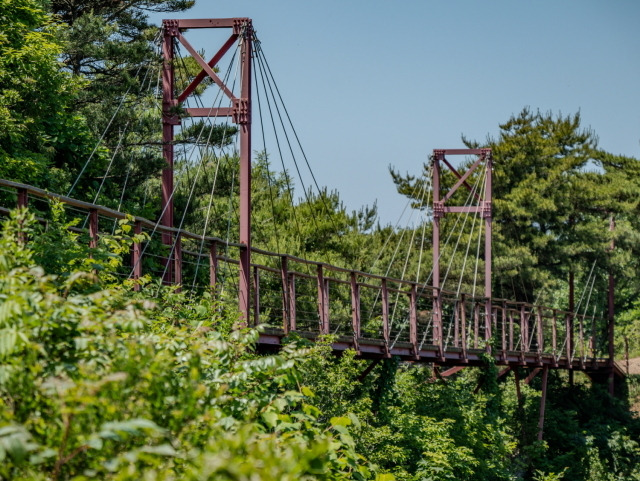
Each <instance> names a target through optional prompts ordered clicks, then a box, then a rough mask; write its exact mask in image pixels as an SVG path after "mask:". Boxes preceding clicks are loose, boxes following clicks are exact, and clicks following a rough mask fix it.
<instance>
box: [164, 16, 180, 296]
mask: <svg viewBox="0 0 640 481" xmlns="http://www.w3.org/2000/svg"><path fill="white" fill-rule="evenodd" d="M163 34H164V35H163V41H162V59H163V63H162V156H163V157H164V161H165V167H164V169H162V203H161V207H162V211H161V213H160V221H161V223H162V225H163V226H166V227H173V160H174V150H173V140H174V126H176V125H180V117H178V115H177V114H176V107H177V106H178V102H177V100H176V99H175V98H174V86H175V83H174V80H175V79H174V70H173V52H174V39H175V37H176V36H177V35H178V24H177V21H176V20H165V21H163ZM162 243H163V244H164V245H167V246H170V245H171V244H172V243H173V236H172V234H170V233H166V232H163V233H162ZM164 262H165V263H166V264H165V271H164V278H163V282H164V283H165V284H170V283H171V282H172V281H173V265H172V262H171V255H169V258H167V259H165V261H164Z"/></svg>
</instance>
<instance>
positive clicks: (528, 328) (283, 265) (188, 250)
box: [0, 18, 623, 433]
mask: <svg viewBox="0 0 640 481" xmlns="http://www.w3.org/2000/svg"><path fill="white" fill-rule="evenodd" d="M192 29H219V30H224V31H226V32H229V36H228V38H227V40H226V41H225V42H224V43H223V44H222V46H221V47H220V48H219V50H218V51H217V52H216V53H215V55H213V57H212V58H211V59H210V60H209V61H206V60H205V59H204V58H203V56H202V55H201V54H200V53H199V52H198V51H197V50H196V49H195V48H194V47H193V46H192V45H191V43H190V42H189V41H188V40H187V38H186V36H187V30H192ZM179 47H180V48H182V49H184V50H185V51H186V52H187V54H188V57H189V58H190V59H192V60H190V62H192V64H194V65H196V66H197V68H198V69H199V73H197V74H188V73H185V72H183V73H182V74H181V76H178V75H177V73H176V68H177V66H178V65H180V64H184V59H183V58H182V57H181V55H180V53H179V52H180V50H179ZM160 51H161V55H162V58H163V62H162V65H161V67H160V68H159V69H158V72H157V82H156V85H154V78H153V77H154V76H153V75H151V74H149V75H145V76H144V80H143V82H142V84H145V82H147V85H148V86H149V87H150V88H156V89H157V92H158V93H157V97H158V98H159V100H160V105H159V111H160V112H161V119H162V140H161V142H159V143H158V145H159V149H161V151H162V156H163V158H164V161H165V168H164V169H163V171H162V192H161V205H160V214H159V215H158V218H157V219H156V220H150V219H146V218H144V217H141V216H136V215H133V216H130V215H128V214H126V213H124V212H123V211H122V210H121V209H120V207H121V205H122V198H123V197H124V195H125V193H126V187H127V184H126V181H125V186H124V188H123V192H122V197H121V199H120V203H119V204H118V206H117V207H115V206H114V207H106V206H104V205H101V204H100V202H98V201H99V199H100V189H102V184H101V185H100V189H98V192H97V193H96V195H95V197H94V198H93V199H92V200H93V201H92V202H89V201H85V200H79V199H77V198H74V197H73V196H72V194H73V191H74V188H75V187H76V186H77V185H78V183H81V182H82V176H83V174H84V172H85V169H86V168H87V165H88V164H89V162H90V160H91V158H89V160H87V164H85V166H84V168H83V169H82V171H81V172H80V175H79V176H78V178H77V179H76V180H75V182H74V184H73V186H72V188H71V190H70V191H69V193H68V194H67V195H61V194H56V193H52V192H48V191H45V190H43V189H40V188H37V187H35V186H31V185H26V184H21V183H18V182H13V181H10V180H0V188H1V189H2V190H3V191H4V192H5V193H7V192H8V193H10V194H11V195H12V196H13V197H11V195H10V196H5V199H13V201H14V202H15V205H17V206H19V207H27V206H29V207H30V208H32V209H34V210H35V211H36V212H40V213H44V212H47V210H48V204H49V202H50V201H52V200H56V201H59V202H62V203H64V204H65V206H66V209H67V211H68V212H69V213H70V215H72V216H75V217H76V218H78V219H82V222H83V224H82V227H75V228H74V229H76V230H77V231H78V232H79V233H80V234H81V236H80V238H81V239H85V241H86V242H87V243H88V244H89V245H90V246H91V247H93V248H95V247H97V246H98V242H99V237H100V236H101V235H103V234H108V233H110V232H113V230H114V229H115V226H116V225H117V223H118V221H120V220H122V219H127V218H130V219H131V222H132V223H133V231H134V232H135V233H136V234H142V233H145V234H146V235H147V239H148V240H147V241H144V242H137V243H135V244H134V245H133V247H132V249H131V255H130V260H129V262H128V268H127V270H126V272H123V275H125V276H127V277H129V278H131V279H133V281H134V289H136V290H140V289H143V288H144V286H142V285H141V284H140V283H137V281H139V280H140V279H141V278H142V277H143V276H144V275H151V276H155V277H156V278H161V279H162V280H163V282H164V283H165V284H175V285H177V286H179V288H181V289H192V290H194V291H195V290H197V289H198V288H201V287H202V286H203V285H205V286H206V288H211V289H212V292H214V293H216V294H217V295H220V294H221V293H222V292H223V291H226V295H227V296H229V295H230V296H232V297H233V298H237V300H238V310H239V313H240V316H241V320H242V322H243V323H245V324H246V325H261V326H263V329H262V331H261V333H260V337H259V340H258V347H259V348H261V349H264V350H271V349H278V348H279V346H281V345H282V343H283V339H285V338H286V337H287V336H291V335H292V334H294V333H295V334H297V335H299V336H301V337H305V338H308V339H311V340H314V339H316V338H318V337H319V336H322V335H332V336H333V337H332V339H333V342H332V347H333V349H334V351H336V352H338V353H339V352H342V351H345V350H347V349H353V350H355V352H356V353H357V355H358V356H360V357H362V358H366V359H371V360H372V363H371V365H370V368H372V367H373V366H374V365H375V363H376V362H378V361H379V360H381V359H385V358H390V357H392V356H397V357H399V358H400V359H402V360H403V361H408V362H425V363H432V364H433V365H434V366H436V367H438V368H442V369H444V371H443V372H442V373H440V375H441V376H444V377H446V376H448V375H451V374H453V373H455V372H457V371H459V370H460V369H462V368H464V367H467V366H483V365H485V363H486V362H487V359H490V358H492V359H493V360H494V361H495V363H496V364H498V365H502V366H504V369H503V371H502V373H501V374H504V373H506V372H508V371H509V370H513V371H514V373H516V381H517V382H519V381H518V378H517V370H518V369H521V368H526V369H529V372H530V378H531V377H533V376H535V375H536V374H537V373H538V372H542V377H543V380H542V386H543V395H542V401H541V430H540V433H541V432H542V422H543V419H544V399H545V396H546V382H547V375H548V371H549V369H562V370H567V371H569V372H570V373H573V372H574V371H581V372H584V373H586V374H587V375H588V376H589V377H590V378H591V379H592V380H593V381H594V382H600V383H607V384H608V387H609V390H610V392H611V393H613V389H614V380H615V378H616V377H618V378H620V377H623V372H622V370H621V369H619V368H618V366H617V365H616V363H615V362H614V352H613V328H614V316H613V284H612V282H610V289H609V292H608V306H607V310H606V311H605V314H604V315H598V313H597V312H596V310H595V309H594V310H593V312H592V313H591V314H589V313H588V311H587V308H584V309H583V310H582V311H581V312H579V311H578V310H577V309H574V310H573V311H572V310H563V309H560V308H558V307H554V306H544V305H537V304H535V303H529V302H521V301H516V300H513V299H502V298H498V297H496V296H494V295H493V293H492V274H493V273H492V181H493V179H492V167H493V157H492V152H491V150H490V149H436V150H434V151H433V152H432V155H431V157H430V160H431V163H430V179H427V180H428V187H427V184H426V183H425V184H424V186H423V188H422V193H421V194H420V195H421V196H422V199H423V200H422V202H423V204H426V205H428V207H429V208H428V209H427V210H428V212H429V213H430V219H429V222H430V224H431V227H430V229H431V231H432V239H431V250H432V256H431V257H432V259H431V270H430V272H429V273H428V275H425V274H421V273H420V269H418V274H417V275H415V276H412V278H411V279H409V278H408V276H401V277H392V276H389V275H383V274H374V273H371V272H364V271H362V270H353V269H349V268H345V267H340V266H336V265H331V263H325V262H319V261H312V260H308V259H305V258H302V257H300V256H297V255H292V254H290V253H283V252H274V251H270V250H267V249H262V248H258V247H256V246H254V245H253V244H252V228H251V227H252V226H251V212H252V186H251V181H252V120H253V117H254V115H255V110H256V109H255V108H254V107H255V106H256V104H257V107H258V109H257V110H259V117H260V130H261V132H262V134H263V135H262V138H263V140H264V139H265V135H264V130H265V127H264V124H263V122H262V120H263V113H264V114H265V115H264V116H265V117H269V118H271V120H272V121H274V123H278V122H276V121H279V123H280V124H281V125H282V126H284V125H285V123H287V122H290V120H291V119H290V117H289V114H288V112H287V111H286V108H283V109H279V108H278V107H277V105H276V103H277V102H276V101H277V100H278V99H281V96H280V92H279V90H278V88H277V85H276V84H275V83H273V82H274V80H273V76H272V73H271V69H270V68H269V66H268V63H266V59H265V57H264V54H263V52H262V47H261V45H260V42H259V41H258V40H257V36H256V34H255V31H254V29H253V26H252V22H251V20H250V19H247V18H233V19H197V20H165V21H164V22H163V28H162V30H161V36H160ZM230 52H232V53H230ZM228 53H230V55H231V56H232V57H233V59H232V61H230V62H229V67H228V68H227V69H226V74H221V72H222V71H223V69H221V68H220V65H221V60H222V59H223V57H225V55H226V54H228ZM234 62H237V63H234ZM233 65H235V66H236V68H235V75H236V77H235V78H233V79H232V78H231V77H232V72H233V71H234V69H233V68H232V67H233ZM254 72H257V73H258V75H254ZM147 78H148V80H147ZM257 79H261V80H262V84H261V87H262V90H260V88H259V86H258V83H257ZM203 82H208V83H209V84H210V85H214V84H215V85H216V86H217V92H218V93H217V95H216V98H215V99H214V101H213V102H210V103H209V104H208V105H206V106H205V105H204V104H202V99H200V100H198V99H197V98H196V106H192V104H190V103H189V100H190V99H191V98H192V97H193V94H194V93H195V92H197V90H198V89H199V88H200V86H201V85H202V84H203ZM260 95H262V97H261V96H260ZM197 102H199V103H197ZM267 113H268V115H267ZM114 116H115V114H114ZM198 118H204V119H206V121H208V122H213V121H215V120H216V119H225V121H228V120H229V119H230V120H231V122H232V123H233V124H235V125H236V126H237V127H236V129H235V130H237V132H235V131H234V133H233V134H234V138H235V143H232V148H234V149H236V150H235V151H234V152H235V153H234V155H237V157H238V158H239V174H238V182H239V209H238V211H237V214H232V213H228V215H229V216H233V215H237V217H238V224H239V235H238V238H237V240H236V241H232V240H230V238H229V237H228V236H227V237H226V238H224V237H225V236H224V235H221V236H220V237H216V236H212V235H210V232H208V226H209V224H210V215H211V203H209V206H208V209H205V210H204V211H203V212H206V213H205V214H203V215H204V217H205V222H204V226H203V229H202V232H199V233H198V232H191V231H189V230H187V229H186V228H184V215H183V217H182V220H180V222H178V225H176V222H175V220H174V215H175V208H174V198H175V195H176V192H177V189H178V185H176V182H174V172H175V169H176V162H175V159H176V155H177V154H178V153H177V152H176V148H177V146H178V145H179V144H178V142H177V141H176V137H175V129H176V128H180V126H181V125H184V124H185V123H186V122H188V121H193V120H194V119H198ZM111 120H112V121H113V118H112V119H111ZM110 124H111V122H110ZM224 125H225V126H226V125H227V124H224ZM107 128H109V127H107ZM230 135H231V134H230ZM274 137H275V142H276V144H277V149H274V150H276V151H277V152H279V154H280V157H282V155H283V153H282V152H283V150H284V151H286V150H289V151H291V152H292V153H293V147H294V146H296V145H297V146H299V149H300V151H301V153H302V156H303V157H304V160H305V161H306V160H307V159H306V155H305V154H304V150H302V147H301V145H300V142H299V139H298V135H297V133H295V130H294V131H293V134H290V135H286V134H285V136H282V135H281V136H280V137H278V135H277V134H274ZM208 143H209V139H207V140H206V141H205V139H200V137H198V139H197V141H196V144H205V147H201V148H200V149H198V148H197V147H193V148H191V150H189V151H188V150H187V148H185V150H184V152H183V156H184V157H187V156H191V155H193V154H194V153H195V152H201V153H202V151H203V148H204V149H205V150H206V149H209V148H210V147H209V146H208V145H207V144H208ZM119 146H120V141H119V142H118V147H116V149H115V150H117V149H118V148H119ZM264 150H265V151H266V150H267V149H266V146H265V147H264ZM207 152H210V150H207ZM114 155H115V153H114ZM92 156H93V154H92ZM460 156H462V157H463V158H464V159H467V160H468V161H467V162H466V163H463V164H462V165H463V167H462V168H461V167H456V163H455V162H454V160H453V159H454V158H459V157H460ZM201 157H204V156H203V155H202V154H201ZM210 159H211V157H209V160H210ZM469 159H470V160H469ZM112 162H113V158H112V159H111V162H110V163H109V168H110V167H111V163H112ZM306 163H307V165H308V162H306ZM188 164H189V163H188V162H187V165H188ZM199 169H200V167H198V172H199ZM443 169H444V170H446V172H447V173H448V174H447V175H448V176H449V177H447V178H453V179H454V182H453V184H451V185H448V186H445V185H444V184H443V179H444V176H443ZM296 170H298V165H297V164H296ZM216 173H217V170H216ZM285 175H286V174H285ZM311 175H313V173H312V174H311ZM108 176H109V172H108V171H107V172H106V173H105V174H104V176H103V183H104V179H106V178H107V177H108ZM194 176H196V177H197V173H196V174H194ZM128 178H129V173H127V179H128ZM314 182H315V178H314ZM194 183H195V181H194ZM232 183H233V182H232ZM214 184H215V180H214ZM316 186H317V184H316ZM187 187H189V186H187ZM303 190H304V191H305V192H306V191H307V188H306V187H305V186H304V184H303ZM463 192H464V193H466V194H465V195H462V193H463ZM192 193H193V191H191V192H190V193H189V195H188V196H187V197H188V199H189V200H190V199H191V197H192ZM212 193H213V191H212ZM427 194H428V195H429V197H428V198H427V199H426V200H425V196H426V195H427ZM289 195H291V193H290V191H289ZM465 197H466V201H464V202H458V201H457V199H465ZM291 201H293V197H292V196H291ZM232 204H233V203H232V202H230V205H232ZM15 205H8V204H7V205H5V206H3V207H2V208H1V209H0V212H1V213H3V214H4V215H7V214H8V212H9V210H10V209H11V208H13V207H14V206H15ZM188 206H189V203H188V202H187V207H185V211H186V209H187V208H188ZM129 214H131V213H129ZM451 216H457V218H459V219H462V220H460V222H458V221H456V223H455V224H454V228H455V227H456V226H457V228H458V230H459V231H460V232H462V231H465V229H466V231H465V232H467V233H469V232H475V233H476V234H475V237H473V236H472V235H468V236H467V237H468V241H462V242H460V237H458V241H455V242H451V244H455V247H456V248H457V247H458V246H459V244H461V249H462V251H464V253H465V256H464V263H465V264H464V265H463V267H462V268H461V269H459V270H460V281H459V282H458V283H457V285H455V286H454V287H453V288H449V289H448V288H446V286H447V284H446V282H447V281H451V278H452V277H453V275H452V274H451V272H450V271H451V264H450V263H449V264H448V265H446V263H445V262H444V258H445V257H444V256H443V251H442V250H441V249H442V248H443V244H444V246H449V248H451V244H450V241H451V238H452V236H453V235H454V234H453V232H452V231H451V230H449V232H444V231H443V226H442V225H441V223H442V222H443V220H444V219H445V218H446V217H451ZM45 217H46V215H43V218H42V221H43V222H44V221H45ZM415 231H416V229H414V232H415ZM481 232H483V234H481ZM441 236H442V237H443V238H444V243H443V242H442V239H441ZM472 239H473V240H474V244H473V246H472V242H471V241H472ZM465 242H466V246H465V245H464V243H465ZM407 244H414V242H407ZM481 245H482V246H483V248H484V249H483V252H482V254H481V252H480V247H481ZM472 247H473V248H472ZM473 250H475V251H476V253H475V255H474V253H473ZM469 258H472V259H473V261H474V262H475V268H474V269H473V276H472V277H473V284H472V288H471V292H465V291H463V290H462V286H463V283H462V277H463V274H464V272H465V266H466V263H467V259H469ZM480 258H482V263H479V262H478V261H479V260H480ZM407 259H408V256H407ZM392 262H396V263H398V264H402V263H404V264H405V267H406V264H407V262H408V260H404V261H403V260H401V259H395V257H394V258H392ZM441 262H443V264H445V265H443V266H442V267H441ZM469 262H472V261H469ZM418 263H419V264H425V263H426V261H425V260H424V259H422V254H420V257H419V262H418ZM480 265H481V266H482V267H481V268H479V266H480ZM405 270H406V269H405ZM405 270H403V272H405ZM479 271H480V272H479ZM482 271H483V272H482ZM387 272H388V271H387ZM478 277H483V279H484V286H478V285H477V282H476V280H477V279H478ZM450 283H451V282H450ZM589 297H590V295H589ZM587 304H588V302H587ZM370 368H369V369H370ZM366 373H367V372H365V373H363V375H366Z"/></svg>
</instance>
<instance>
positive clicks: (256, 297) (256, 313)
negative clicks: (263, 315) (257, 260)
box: [253, 266, 260, 326]
mask: <svg viewBox="0 0 640 481" xmlns="http://www.w3.org/2000/svg"><path fill="white" fill-rule="evenodd" d="M258 324H260V269H258V266H253V325H254V326H257V325H258Z"/></svg>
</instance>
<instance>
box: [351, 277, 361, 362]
mask: <svg viewBox="0 0 640 481" xmlns="http://www.w3.org/2000/svg"><path fill="white" fill-rule="evenodd" d="M351 327H352V329H353V345H354V347H355V350H356V351H359V348H358V338H359V337H360V284H358V277H357V276H356V273H355V272H351Z"/></svg>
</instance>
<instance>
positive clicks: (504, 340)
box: [500, 301, 507, 362]
mask: <svg viewBox="0 0 640 481" xmlns="http://www.w3.org/2000/svg"><path fill="white" fill-rule="evenodd" d="M500 310H501V312H502V336H501V341H502V342H501V349H502V360H503V361H505V362H506V360H507V303H506V302H504V301H502V305H501V307H500Z"/></svg>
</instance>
